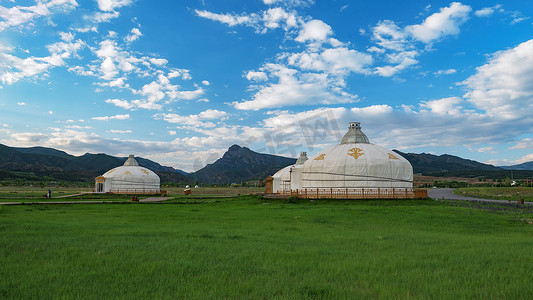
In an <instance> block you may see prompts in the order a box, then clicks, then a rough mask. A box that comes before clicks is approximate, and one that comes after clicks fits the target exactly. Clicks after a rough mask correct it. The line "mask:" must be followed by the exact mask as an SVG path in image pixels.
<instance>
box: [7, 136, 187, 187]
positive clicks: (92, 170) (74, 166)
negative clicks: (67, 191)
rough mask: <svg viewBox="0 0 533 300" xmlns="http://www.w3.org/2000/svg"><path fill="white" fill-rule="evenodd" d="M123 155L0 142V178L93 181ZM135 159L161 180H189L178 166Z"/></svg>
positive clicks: (118, 162)
mask: <svg viewBox="0 0 533 300" xmlns="http://www.w3.org/2000/svg"><path fill="white" fill-rule="evenodd" d="M126 159H127V157H114V156H110V155H107V154H103V153H99V154H90V153H86V154H84V155H81V156H73V155H70V154H68V153H66V152H64V151H60V150H56V149H52V148H45V147H31V148H14V147H8V146H5V145H2V144H0V179H5V178H14V179H15V178H22V179H37V178H47V179H55V180H65V181H92V180H94V178H95V177H96V176H99V175H102V174H103V173H105V172H107V171H108V170H110V169H112V168H115V167H118V166H121V165H123V164H124V162H125V161H126ZM135 159H136V160H137V162H138V163H139V165H141V166H143V167H146V168H149V169H150V170H152V171H154V172H155V173H157V174H158V175H159V177H160V178H161V181H162V182H167V181H168V182H188V181H189V178H188V177H187V176H185V175H184V174H183V171H181V170H176V169H174V168H172V167H166V166H162V165H160V164H158V163H156V162H153V161H151V160H148V159H144V158H142V157H136V158H135Z"/></svg>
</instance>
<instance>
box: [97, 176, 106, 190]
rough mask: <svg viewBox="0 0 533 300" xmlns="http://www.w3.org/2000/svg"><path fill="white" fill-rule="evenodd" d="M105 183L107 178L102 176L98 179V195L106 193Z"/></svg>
mask: <svg viewBox="0 0 533 300" xmlns="http://www.w3.org/2000/svg"><path fill="white" fill-rule="evenodd" d="M104 182H105V178H104V177H102V176H99V177H96V188H95V190H96V192H97V193H104Z"/></svg>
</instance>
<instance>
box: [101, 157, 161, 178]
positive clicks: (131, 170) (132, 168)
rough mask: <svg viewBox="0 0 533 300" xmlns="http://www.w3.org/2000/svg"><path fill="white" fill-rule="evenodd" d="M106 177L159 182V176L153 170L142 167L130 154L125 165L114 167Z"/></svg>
mask: <svg viewBox="0 0 533 300" xmlns="http://www.w3.org/2000/svg"><path fill="white" fill-rule="evenodd" d="M102 176H103V177H105V178H106V179H114V180H121V181H128V182H143V183H159V181H160V179H159V176H158V175H157V174H156V173H154V172H153V171H152V170H150V169H148V168H145V167H141V166H139V164H138V163H137V161H136V160H135V158H134V157H133V155H130V156H129V157H128V159H127V160H126V162H125V163H124V165H122V166H120V167H116V168H113V169H111V170H109V171H107V172H106V173H104V175H102Z"/></svg>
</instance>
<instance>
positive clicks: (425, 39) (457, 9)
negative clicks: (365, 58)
mask: <svg viewBox="0 0 533 300" xmlns="http://www.w3.org/2000/svg"><path fill="white" fill-rule="evenodd" d="M429 7H430V6H428V7H426V8H427V9H429ZM471 11H472V9H471V8H470V6H467V5H463V4H461V3H458V2H453V3H451V4H450V6H449V7H444V8H441V9H440V12H438V13H434V14H432V15H430V16H429V17H427V18H426V19H425V20H424V21H423V22H422V23H421V24H415V25H409V26H405V27H404V28H401V27H400V26H398V25H397V24H396V23H395V22H394V21H391V20H384V21H379V22H378V23H377V25H376V26H374V28H373V29H372V38H373V40H374V42H375V43H376V45H377V46H371V47H369V48H368V51H369V52H371V53H375V54H376V55H381V57H382V58H383V59H384V61H385V62H386V63H388V65H384V66H377V67H375V70H374V72H375V74H377V75H380V76H385V77H389V76H393V75H396V74H397V73H399V72H400V71H402V70H405V69H407V68H409V67H411V66H414V65H416V64H418V60H417V59H416V57H418V56H419V55H420V53H422V52H423V50H421V49H418V48H417V46H416V43H415V42H416V41H419V42H422V43H425V44H428V45H427V46H426V48H427V47H431V44H432V43H434V42H436V41H439V40H441V39H442V38H443V37H445V36H449V35H457V34H459V32H460V29H459V27H460V26H461V25H462V24H463V23H464V22H466V21H467V20H468V18H469V15H470V12H471ZM438 75H440V74H438Z"/></svg>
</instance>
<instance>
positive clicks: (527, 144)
mask: <svg viewBox="0 0 533 300" xmlns="http://www.w3.org/2000/svg"><path fill="white" fill-rule="evenodd" d="M509 149H533V139H532V138H525V139H522V140H521V141H520V142H518V143H517V144H516V145H514V146H513V147H510V148H509Z"/></svg>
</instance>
